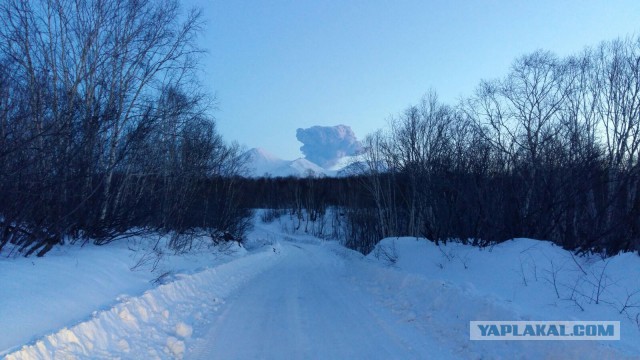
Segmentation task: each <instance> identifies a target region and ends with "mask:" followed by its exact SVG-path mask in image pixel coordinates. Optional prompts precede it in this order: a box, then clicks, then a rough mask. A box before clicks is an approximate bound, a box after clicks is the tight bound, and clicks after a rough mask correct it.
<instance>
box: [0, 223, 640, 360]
mask: <svg viewBox="0 0 640 360" xmlns="http://www.w3.org/2000/svg"><path fill="white" fill-rule="evenodd" d="M256 218H259V216H256ZM279 221H282V222H284V223H282V224H281V223H279V222H278V221H275V222H273V223H271V224H261V223H259V222H257V223H256V228H255V230H254V231H253V232H252V233H251V234H250V237H249V241H248V243H247V248H248V249H249V250H248V252H246V253H244V252H241V251H238V252H237V253H236V255H235V256H234V257H226V258H225V259H224V261H223V260H220V258H219V257H216V256H213V255H211V256H209V255H207V256H209V258H208V261H210V263H209V264H207V265H206V266H204V267H202V268H201V269H200V270H196V268H194V267H192V268H191V269H190V270H186V271H183V272H175V273H174V275H173V276H171V277H168V278H166V279H165V280H164V281H163V284H161V285H157V286H155V287H152V286H151V284H149V282H148V279H149V278H150V275H144V274H143V273H141V272H134V273H131V272H129V273H127V269H128V268H127V266H125V263H126V261H123V259H125V258H127V257H126V256H125V257H123V256H122V254H121V253H120V252H122V251H124V252H125V253H126V252H127V251H128V250H126V251H125V249H124V248H123V246H121V245H109V246H106V247H100V248H98V247H95V248H88V249H76V248H73V247H67V248H63V250H59V251H58V252H57V253H54V254H52V256H51V257H50V258H49V259H47V257H45V258H44V259H6V258H3V259H2V260H0V266H2V268H1V270H2V272H0V276H2V278H1V279H2V281H3V284H7V285H9V286H11V289H12V290H16V291H17V294H18V295H15V294H14V293H13V292H6V293H3V294H2V296H1V297H0V301H2V306H0V311H3V312H2V313H1V314H2V316H0V328H2V329H6V328H8V327H12V328H15V329H10V330H2V331H3V333H2V334H1V335H0V339H2V340H3V341H4V343H3V346H2V347H0V355H3V354H4V355H6V356H7V358H8V359H54V358H103V357H109V358H149V359H154V358H160V359H173V358H193V359H218V358H219V359H227V358H275V359H278V358H317V359H326V358H372V359H387V358H438V359H458V358H464V359H480V358H492V359H494V358H497V359H500V358H502V359H511V358H586V359H589V358H592V359H601V358H638V357H640V342H638V341H637V339H638V338H640V330H639V328H638V324H637V323H636V322H635V316H637V315H636V314H638V311H639V309H640V307H639V306H640V297H639V296H638V295H637V294H640V292H636V291H638V290H639V289H640V283H639V282H638V281H639V280H638V279H640V276H639V275H640V258H639V257H638V255H636V254H621V255H618V256H615V257H612V258H609V259H605V260H602V258H600V257H599V256H597V255H592V256H589V257H576V258H574V257H572V256H571V253H569V252H567V251H565V250H563V249H561V248H559V247H557V246H554V245H552V244H551V243H548V242H543V241H536V240H528V239H517V240H513V241H508V242H505V243H503V244H500V245H497V246H494V247H491V248H485V249H479V248H475V247H471V246H468V245H463V244H460V243H449V244H447V245H446V246H444V245H441V246H436V245H435V244H433V243H432V242H429V241H426V240H423V239H420V240H418V239H415V238H396V239H385V240H383V241H382V242H381V243H380V244H379V245H378V246H377V247H376V249H375V250H374V251H373V252H372V253H371V254H369V255H368V256H363V255H361V254H359V253H356V252H354V251H351V250H348V249H346V248H344V247H342V246H341V245H339V244H338V243H336V242H332V241H322V240H319V239H316V238H314V237H312V236H309V235H305V234H292V233H285V232H283V230H282V229H283V228H289V229H290V228H292V226H290V224H286V222H287V221H288V220H287V217H286V216H284V217H281V218H280V220H279ZM93 251H95V253H93ZM85 254H86V255H85ZM107 254H110V255H107ZM103 257H104V259H103V260H100V259H101V258H103ZM195 258H197V259H201V260H202V259H206V257H205V256H204V255H199V256H196V257H195ZM92 259H95V260H98V261H97V262H96V261H92ZM216 259H217V260H216ZM73 260H77V264H78V265H77V267H76V271H75V272H72V271H71V270H72V269H73V266H74V265H75V261H73ZM32 261H33V263H32ZM109 261H111V262H112V265H113V267H114V268H115V269H116V270H115V273H114V274H110V273H109V272H108V271H105V272H98V271H97V270H95V271H92V270H90V269H92V264H95V265H99V267H100V268H101V267H103V266H106V265H108V263H109ZM175 261H176V262H177V261H178V260H175ZM169 262H170V261H167V263H166V264H164V265H163V266H169V265H168V263H169ZM68 263H71V265H69V264H68ZM27 265H30V266H31V267H34V268H37V269H60V272H54V271H51V272H47V271H41V270H38V271H36V272H37V274H38V275H37V276H36V275H34V274H32V275H31V277H27V276H23V277H22V278H20V279H21V280H24V282H23V283H22V285H20V284H19V283H16V282H14V280H12V279H13V277H14V276H20V273H26V272H28V267H27ZM54 265H55V266H54ZM56 266H57V267H56ZM117 269H120V270H117ZM85 272H86V273H87V274H84V273H85ZM79 274H84V275H79ZM69 276H71V277H72V278H71V279H70V280H62V279H63V278H65V277H69ZM83 276H86V277H87V279H86V280H85V281H84V283H82V284H83V286H78V287H76V288H73V289H72V286H71V285H69V284H67V283H74V282H80V281H83V280H82V279H83ZM93 276H96V277H95V278H94V279H95V280H96V282H95V283H91V282H90V281H88V279H89V278H91V277H93ZM98 276H102V277H103V278H98ZM156 276H157V273H156ZM37 277H39V278H40V281H39V282H38V281H35V280H34V279H33V278H37ZM111 277H113V278H121V277H124V278H123V279H122V280H121V281H122V283H121V284H114V281H115V280H113V279H112V278H111ZM596 280H597V281H596ZM48 283H51V284H53V285H52V286H47V285H46V284H48ZM65 284H66V285H65ZM554 284H555V285H554ZM597 284H600V286H599V290H598V287H597ZM56 286H63V288H62V289H61V290H60V291H59V292H55V291H54V288H55V287H56ZM65 286H66V287H65ZM103 286H105V287H106V288H109V289H111V292H112V293H113V292H115V293H123V292H124V291H121V289H122V288H126V287H129V290H130V291H128V292H125V293H128V296H120V297H119V298H118V299H119V300H116V298H115V297H113V296H111V295H110V294H99V295H95V297H96V300H93V303H90V304H83V302H84V301H88V302H91V301H89V300H91V296H90V295H88V294H87V293H92V292H94V291H96V290H98V289H100V288H101V287H103ZM594 286H595V287H596V288H594ZM38 287H42V289H39V288H38ZM3 289H4V288H3ZM556 289H557V293H556ZM116 290H118V291H116ZM40 291H42V292H44V293H45V294H46V295H39V292H40ZM74 298H78V299H79V300H78V301H77V303H79V305H78V306H80V308H75V307H74V306H75V305H76V300H73V299H74ZM45 299H48V300H49V302H51V303H52V304H53V305H51V306H53V307H54V308H55V309H54V310H60V311H63V314H62V315H59V318H56V319H50V318H49V317H47V316H46V311H45V312H43V314H40V315H33V316H32V315H29V314H27V313H28V312H29V311H31V312H36V313H38V312H39V311H40V310H38V307H37V306H35V307H34V306H33V305H34V304H38V303H39V302H40V301H41V302H45ZM100 299H101V301H99V300H100ZM596 299H597V302H598V303H597V304H596ZM20 300H22V301H23V302H24V304H26V305H32V306H26V307H25V308H23V307H21V306H20V304H21V302H20ZM625 304H626V305H627V306H626V307H625ZM7 306H9V307H10V308H9V310H8V311H7V310H5V308H6V307H7ZM67 306H69V307H70V308H69V309H66V307H67ZM90 307H93V309H94V310H95V312H93V314H91V313H87V310H86V308H90ZM65 309H66V310H65ZM621 310H622V311H621ZM14 312H15V313H16V314H14ZM5 316H12V318H7V317H5ZM471 320H512V321H513V320H614V321H620V322H621V327H622V339H621V340H620V341H606V342H605V341H602V342H599V341H578V342H576V341H470V340H469V321H471ZM36 325H37V326H36ZM15 333H21V334H22V335H15ZM25 334H30V335H25ZM5 337H7V338H5ZM6 339H9V340H6ZM20 345H24V346H22V347H20ZM12 351H14V352H13V353H10V352H12Z"/></svg>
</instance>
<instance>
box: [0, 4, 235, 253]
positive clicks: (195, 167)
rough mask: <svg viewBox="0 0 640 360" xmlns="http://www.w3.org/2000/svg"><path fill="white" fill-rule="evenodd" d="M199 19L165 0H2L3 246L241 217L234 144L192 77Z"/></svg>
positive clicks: (221, 224) (229, 222) (225, 226)
mask: <svg viewBox="0 0 640 360" xmlns="http://www.w3.org/2000/svg"><path fill="white" fill-rule="evenodd" d="M200 29H201V20H200V13H199V12H198V11H195V10H194V11H191V12H188V13H185V12H183V11H181V9H180V6H179V4H178V2H177V1H175V0H136V1H131V0H111V1H102V0H86V1H75V0H35V1H24V0H2V1H0V251H2V249H3V248H6V247H7V244H13V245H14V246H11V249H17V250H19V251H20V252H22V253H24V254H26V255H30V254H32V253H35V254H37V255H43V254H44V253H46V252H47V251H48V250H49V249H51V247H52V246H54V245H56V244H59V243H61V242H63V241H64V240H65V238H69V239H71V240H72V241H74V240H77V239H88V238H91V239H94V241H95V242H97V243H105V242H108V241H111V240H112V239H114V238H115V237H117V236H121V235H123V234H125V233H126V232H128V231H130V230H131V229H134V228H137V229H138V230H139V231H143V230H148V229H155V230H160V231H170V230H175V231H178V232H180V231H183V230H185V229H187V228H190V227H194V226H198V227H203V228H210V229H214V228H215V229H217V230H222V231H239V230H241V228H242V221H243V220H242V219H243V217H244V216H245V215H246V213H245V212H243V211H242V210H241V209H238V208H236V207H235V206H234V203H235V201H234V199H233V196H234V194H233V193H232V192H231V191H232V190H233V189H232V188H231V184H233V180H232V178H230V177H229V176H231V175H234V174H236V173H237V171H238V169H237V160H238V152H237V149H236V148H234V147H229V146H227V145H225V144H224V143H223V141H222V139H221V138H220V136H219V135H218V134H217V132H216V129H215V126H214V122H213V119H212V118H211V117H210V116H209V115H208V110H209V107H210V100H208V98H207V96H205V95H204V94H202V93H201V92H200V91H199V90H198V87H197V85H194V84H196V83H197V81H195V80H196V79H195V72H196V66H197V60H198V55H199V54H200V53H201V50H200V49H199V48H197V47H196V46H195V42H194V40H195V36H196V35H197V33H198V32H199V31H200ZM223 179H224V180H223ZM173 245H174V246H175V247H180V246H183V245H184V244H183V243H182V242H175V243H174V244H173Z"/></svg>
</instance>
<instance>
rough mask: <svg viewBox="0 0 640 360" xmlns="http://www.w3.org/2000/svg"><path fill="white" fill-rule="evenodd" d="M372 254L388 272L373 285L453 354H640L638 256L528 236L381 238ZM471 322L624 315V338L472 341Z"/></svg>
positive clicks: (621, 317) (620, 317)
mask: <svg viewBox="0 0 640 360" xmlns="http://www.w3.org/2000/svg"><path fill="white" fill-rule="evenodd" d="M367 259H368V260H370V261H374V262H376V263H383V264H385V265H386V269H387V270H392V271H382V270H379V271H377V275H376V276H375V280H374V281H372V283H371V284H369V285H368V286H370V288H371V291H373V292H374V293H377V295H378V296H379V298H381V299H382V300H381V301H383V302H386V303H387V304H388V306H390V307H392V308H393V309H394V311H396V312H397V313H398V314H401V315H402V316H403V317H404V318H405V319H406V321H411V322H415V324H416V326H423V327H424V330H425V332H427V333H429V334H430V336H436V337H437V338H438V339H439V341H440V342H442V343H443V344H446V345H447V347H450V348H452V349H458V350H457V353H455V354H454V355H455V356H456V357H464V358H481V357H487V354H491V355H490V356H488V357H491V358H514V357H521V356H522V355H521V354H526V356H527V357H531V358H533V357H535V356H534V355H536V356H539V357H541V358H557V357H560V356H561V357H563V358H578V357H580V358H620V357H621V356H626V357H630V356H631V357H637V356H638V355H639V354H640V343H639V342H638V341H637V339H638V338H639V336H640V329H639V326H640V324H638V323H637V322H636V317H637V316H638V315H637V313H638V311H639V310H640V308H639V307H638V305H640V293H638V291H639V290H640V282H639V279H640V257H638V256H637V255H635V254H630V253H628V254H620V255H618V256H615V257H612V258H608V259H602V258H601V257H599V256H597V255H596V256H588V257H574V256H572V254H571V253H570V252H568V251H566V250H564V249H562V248H560V247H558V246H555V245H554V244H552V243H550V242H544V241H538V240H530V239H516V240H513V241H508V242H505V243H502V244H499V245H496V246H494V247H491V248H486V249H480V248H476V247H472V246H467V245H463V244H459V243H448V244H447V245H443V246H436V245H435V244H434V243H432V242H429V241H426V240H423V239H420V240H417V239H415V238H396V239H385V240H383V241H382V242H380V244H378V246H377V247H376V249H375V250H374V251H373V252H372V253H371V254H369V255H368V257H367ZM554 284H555V285H554ZM598 284H600V287H599V289H598ZM556 289H557V292H556ZM596 299H597V300H596ZM596 301H597V303H596ZM625 302H626V304H627V308H626V309H623V308H624V304H625ZM452 316H455V317H452ZM471 320H611V321H620V324H621V336H622V339H621V341H603V342H595V341H582V342H564V341H542V342H535V341H531V342H529V341H511V342H507V341H490V342H483V341H471V342H470V341H469V321H471Z"/></svg>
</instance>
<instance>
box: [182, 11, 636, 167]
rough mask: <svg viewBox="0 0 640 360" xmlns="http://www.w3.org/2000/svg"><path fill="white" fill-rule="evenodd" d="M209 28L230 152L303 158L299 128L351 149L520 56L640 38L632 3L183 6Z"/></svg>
mask: <svg viewBox="0 0 640 360" xmlns="http://www.w3.org/2000/svg"><path fill="white" fill-rule="evenodd" d="M184 3H185V5H186V6H187V7H190V6H197V7H200V8H202V10H203V13H204V18H205V20H206V22H207V25H206V27H205V30H204V33H203V34H202V35H201V37H200V39H199V42H200V45H201V46H202V47H203V48H205V49H206V50H207V52H208V53H207V55H206V56H204V57H203V59H202V83H203V85H205V87H206V88H207V89H208V90H209V91H210V92H212V93H214V94H215V95H216V97H217V110H216V111H215V112H214V116H215V118H216V119H217V125H218V129H219V131H220V133H221V134H222V135H223V136H224V138H225V139H226V140H227V141H237V142H238V143H240V144H241V145H244V146H246V147H247V149H248V148H253V147H261V148H264V149H265V150H267V151H269V152H271V153H272V154H274V155H276V156H278V157H281V158H284V159H295V158H298V157H301V156H302V154H301V152H300V150H299V148H300V146H302V144H301V143H300V142H298V141H297V140H296V129H298V128H308V127H311V126H316V125H321V126H333V125H338V124H345V125H348V126H351V128H352V129H353V131H354V132H355V134H356V136H358V138H360V139H362V138H364V137H365V135H366V134H368V133H371V132H373V131H375V130H376V129H379V128H383V127H385V126H386V125H387V123H388V119H389V117H390V116H392V115H394V114H398V113H400V112H401V111H402V110H403V109H404V108H406V107H407V106H410V105H413V104H416V103H417V102H418V101H419V100H420V98H421V97H422V96H423V95H424V94H425V93H426V92H428V91H429V90H430V89H433V90H435V91H436V92H437V93H438V95H439V97H440V99H441V100H442V101H443V102H445V103H449V104H455V103H456V102H457V101H458V100H459V99H460V98H461V97H464V96H468V95H471V94H472V93H473V91H474V89H475V87H476V86H477V85H478V84H479V82H480V80H482V79H494V78H500V77H503V76H504V75H505V74H506V73H507V72H508V70H509V67H510V65H511V64H512V62H513V61H514V60H515V59H516V58H517V57H519V56H521V55H524V54H528V53H531V52H533V51H535V50H538V49H545V50H550V51H552V52H554V53H555V54H557V55H559V56H565V55H570V54H573V53H576V52H579V51H580V50H582V49H583V48H585V47H586V46H595V45H597V44H598V43H599V42H601V41H603V40H612V39H614V38H616V37H619V36H623V37H624V36H627V35H636V34H640V22H638V19H640V1H638V0H601V1H594V0H535V1H531V0H527V1H524V0H523V1H520V0H494V1H489V0H389V1H386V0H366V1H364V0H363V1H360V0H332V1H323V0H313V1H312V0H268V1H267V0H264V1H263V0H253V1H250V0H226V1H222V0H219V1H210V0H209V1H208V0H185V1H184Z"/></svg>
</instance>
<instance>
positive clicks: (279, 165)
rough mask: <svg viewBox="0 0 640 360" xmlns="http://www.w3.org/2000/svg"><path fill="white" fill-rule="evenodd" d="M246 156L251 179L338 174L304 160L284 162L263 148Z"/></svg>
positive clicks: (252, 150)
mask: <svg viewBox="0 0 640 360" xmlns="http://www.w3.org/2000/svg"><path fill="white" fill-rule="evenodd" d="M245 156H246V158H247V160H248V164H247V168H248V170H249V173H248V175H249V176H251V177H260V176H272V177H278V176H281V177H287V176H295V177H306V176H309V175H313V176H334V175H335V174H336V173H337V170H335V169H331V170H329V169H325V168H323V167H321V166H319V165H317V164H315V163H313V162H311V161H309V160H307V159H304V158H298V159H295V160H283V159H280V158H278V157H277V156H275V155H273V154H271V153H269V152H268V151H266V150H264V149H261V148H254V149H251V150H249V151H247V153H246V155H245Z"/></svg>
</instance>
